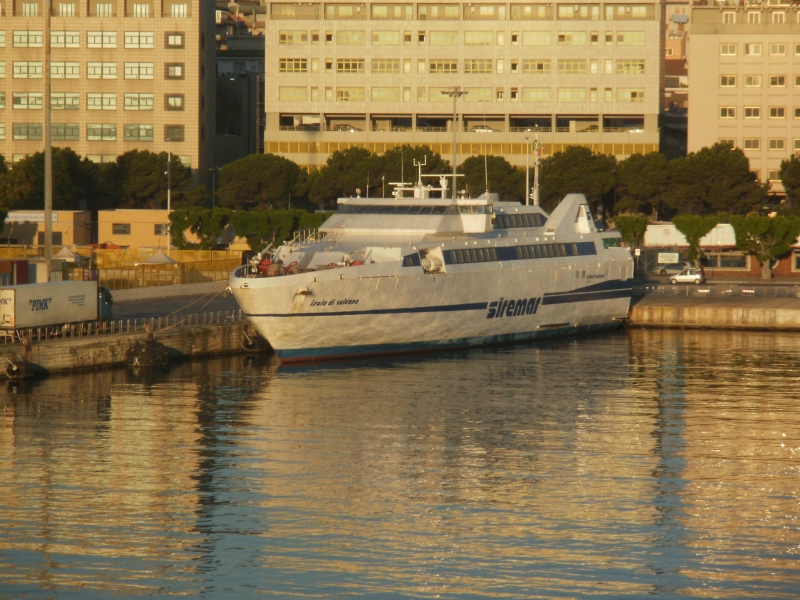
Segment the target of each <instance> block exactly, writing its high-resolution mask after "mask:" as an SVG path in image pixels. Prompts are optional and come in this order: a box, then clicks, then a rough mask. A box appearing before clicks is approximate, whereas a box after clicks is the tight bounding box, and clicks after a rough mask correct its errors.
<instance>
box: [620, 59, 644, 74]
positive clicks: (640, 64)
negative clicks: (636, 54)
mask: <svg viewBox="0 0 800 600" xmlns="http://www.w3.org/2000/svg"><path fill="white" fill-rule="evenodd" d="M617 75H644V60H638V59H637V60H631V59H624V60H621V59H617Z"/></svg>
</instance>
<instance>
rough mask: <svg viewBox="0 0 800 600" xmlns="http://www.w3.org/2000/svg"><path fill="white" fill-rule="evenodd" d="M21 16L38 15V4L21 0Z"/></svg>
mask: <svg viewBox="0 0 800 600" xmlns="http://www.w3.org/2000/svg"><path fill="white" fill-rule="evenodd" d="M22 16H23V17H38V16H39V5H38V4H37V3H36V2H23V3H22Z"/></svg>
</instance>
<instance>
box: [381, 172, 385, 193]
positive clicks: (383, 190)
mask: <svg viewBox="0 0 800 600" xmlns="http://www.w3.org/2000/svg"><path fill="white" fill-rule="evenodd" d="M381 198H386V175H381Z"/></svg>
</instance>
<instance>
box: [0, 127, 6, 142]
mask: <svg viewBox="0 0 800 600" xmlns="http://www.w3.org/2000/svg"><path fill="white" fill-rule="evenodd" d="M4 139H6V124H5V123H0V140H4Z"/></svg>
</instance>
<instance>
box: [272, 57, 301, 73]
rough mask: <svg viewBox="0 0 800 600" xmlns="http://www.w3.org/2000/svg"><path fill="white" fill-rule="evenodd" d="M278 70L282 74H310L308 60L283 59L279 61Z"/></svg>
mask: <svg viewBox="0 0 800 600" xmlns="http://www.w3.org/2000/svg"><path fill="white" fill-rule="evenodd" d="M278 70H279V71H280V72H281V73H308V59H306V58H281V59H279V60H278Z"/></svg>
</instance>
